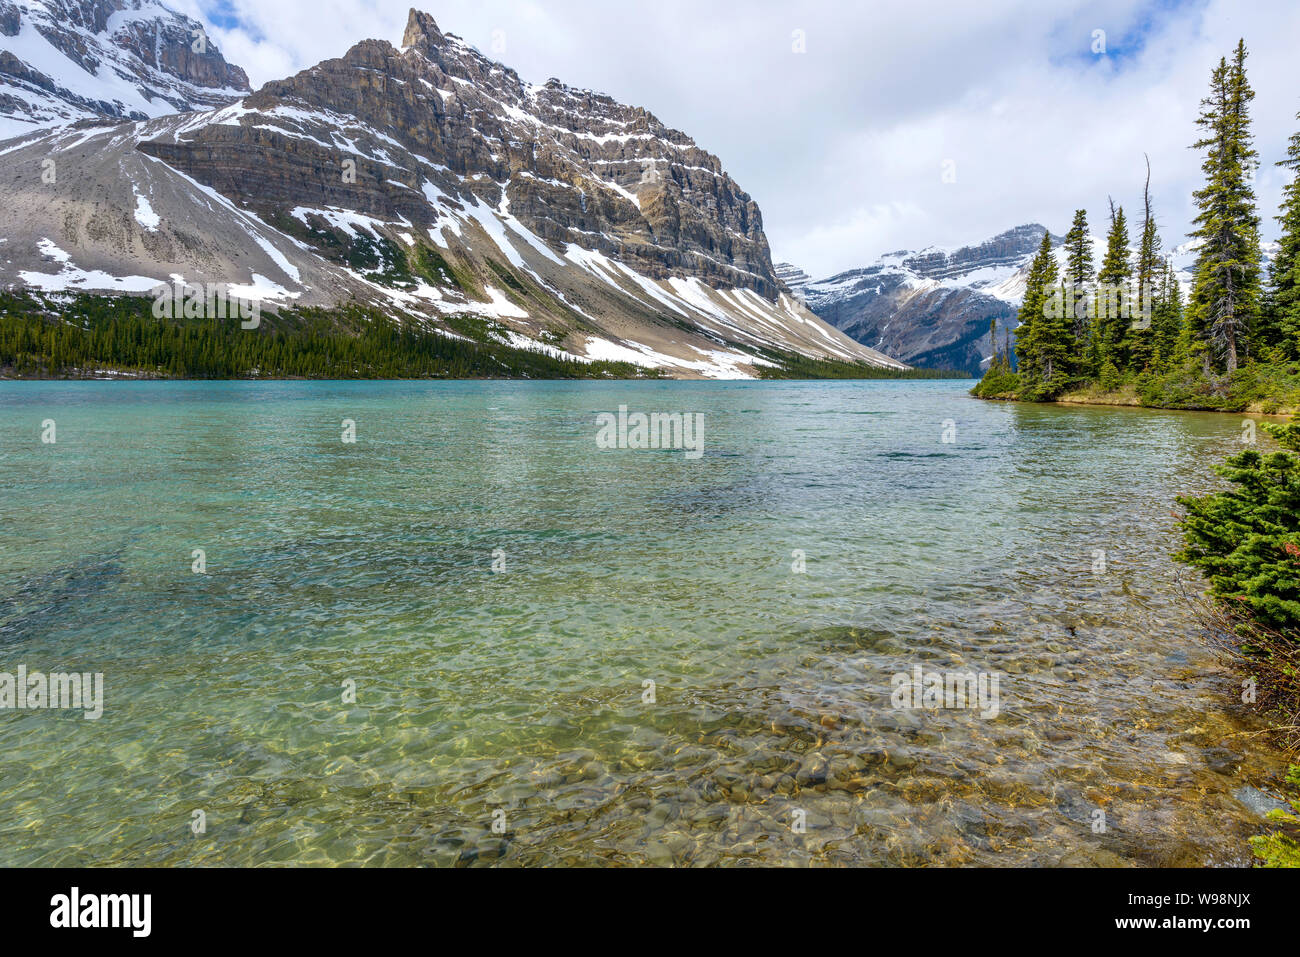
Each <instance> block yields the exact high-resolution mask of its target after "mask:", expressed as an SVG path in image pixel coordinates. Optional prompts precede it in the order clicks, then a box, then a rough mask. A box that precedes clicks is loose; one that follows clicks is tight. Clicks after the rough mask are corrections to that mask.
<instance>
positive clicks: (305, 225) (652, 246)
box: [0, 0, 907, 378]
mask: <svg viewBox="0 0 1300 957" xmlns="http://www.w3.org/2000/svg"><path fill="white" fill-rule="evenodd" d="M0 34H3V35H2V36H0V51H3V52H0V82H2V83H3V85H2V86H0V122H2V123H4V124H5V125H4V126H3V127H0V133H4V134H6V135H8V136H9V137H10V138H9V139H7V140H5V141H3V142H2V143H0V204H3V207H4V208H5V216H4V225H3V229H2V230H0V284H3V285H4V286H6V287H7V288H8V289H9V291H10V292H11V293H22V294H24V295H30V294H39V295H40V296H41V297H42V302H48V301H50V299H51V297H54V298H55V300H57V297H60V296H66V295H67V294H69V293H77V292H86V293H89V292H97V293H98V292H106V293H116V294H135V295H137V296H144V295H147V294H148V293H149V292H150V291H151V290H155V289H157V288H158V287H159V286H160V284H163V283H173V284H174V283H181V282H183V283H186V284H195V285H209V286H211V285H222V286H225V287H226V288H228V289H229V291H230V293H231V295H237V296H239V297H241V298H244V299H248V300H252V301H255V302H257V303H259V304H261V306H262V308H263V309H264V310H265V311H266V312H267V313H269V314H270V315H272V316H274V315H275V314H276V313H277V311H280V310H285V309H289V310H291V311H295V310H303V309H313V308H314V309H335V308H338V307H340V306H348V307H350V308H353V309H356V310H360V311H361V312H362V313H364V314H367V315H374V314H382V315H384V316H388V317H391V318H393V319H394V320H395V321H396V322H398V323H399V324H401V325H402V326H404V327H415V328H418V329H421V330H423V331H425V332H435V333H437V334H438V335H441V336H446V337H450V338H453V339H465V338H467V337H469V338H479V339H484V340H487V341H490V342H492V343H494V344H496V345H499V346H501V347H511V348H514V349H526V350H531V351H533V352H539V353H545V354H547V355H549V356H551V357H554V358H559V359H563V360H566V361H570V362H576V363H591V362H597V361H608V362H620V363H628V364H630V366H629V368H637V367H639V368H641V369H643V370H646V371H647V372H649V373H651V374H657V375H665V376H671V377H678V378H745V377H752V376H757V375H761V374H771V373H772V371H773V370H777V371H780V370H781V369H782V368H784V367H785V366H787V365H788V364H789V363H790V362H791V361H794V362H801V361H804V360H816V361H821V362H829V363H831V364H834V365H835V366H836V367H847V368H858V367H862V368H867V369H875V370H877V371H879V372H881V373H888V372H903V371H905V370H906V368H907V367H906V366H905V365H904V364H903V363H902V362H899V361H897V360H895V359H892V358H889V357H888V356H886V355H885V354H883V353H882V352H880V351H877V349H875V348H873V347H870V346H867V345H863V344H862V343H861V342H859V341H856V340H855V338H853V337H852V336H851V335H846V334H845V333H844V332H842V331H840V330H839V329H836V328H833V326H832V325H830V324H828V323H826V322H824V321H822V320H821V319H819V318H818V317H817V316H816V315H814V314H813V312H811V311H810V310H809V309H807V308H806V307H805V306H804V305H803V303H802V302H801V301H800V300H799V299H798V298H797V297H795V296H793V295H792V294H791V293H790V290H789V288H788V287H787V285H786V284H785V283H784V282H783V281H782V279H781V278H779V277H778V275H777V272H776V270H775V269H774V267H773V264H772V261H771V255H770V252H769V249H768V242H767V238H766V237H765V235H764V232H763V219H762V214H761V212H760V210H759V207H758V204H757V203H756V202H755V201H754V200H753V199H752V198H751V197H750V196H749V195H747V194H746V193H745V192H744V191H743V190H742V189H741V188H740V187H739V186H738V185H737V184H736V183H735V182H734V181H733V180H732V179H731V177H730V176H729V175H728V174H727V172H726V170H725V169H723V167H722V163H721V162H720V160H719V159H718V157H716V156H714V155H712V154H710V153H708V152H706V151H705V150H703V149H701V148H700V147H699V146H697V145H696V143H695V142H694V141H693V140H692V139H691V138H690V137H689V136H687V135H686V134H684V133H681V132H678V131H676V130H673V129H669V128H668V127H666V126H665V125H664V124H662V123H661V122H660V121H659V120H657V119H656V118H655V117H654V116H652V115H651V114H650V113H648V112H646V111H645V110H644V109H641V108H638V107H632V106H625V105H623V104H620V103H618V102H615V101H614V100H613V99H611V98H610V97H608V96H604V95H601V94H598V93H594V92H592V91H590V90H578V89H573V88H570V87H568V86H565V85H564V84H563V83H561V82H560V81H559V80H554V79H552V80H549V81H547V82H546V83H545V84H542V85H533V84H531V83H528V82H525V81H524V80H522V79H521V78H520V77H519V76H518V75H517V74H516V73H515V72H514V71H513V70H511V69H509V68H508V67H505V66H503V65H501V64H499V63H495V62H493V61H492V60H490V59H488V58H487V57H485V56H484V55H483V54H481V53H479V52H478V51H477V50H475V49H474V48H472V47H470V46H469V45H467V44H466V43H465V42H463V41H462V40H460V39H458V38H457V37H455V36H453V35H451V34H445V33H443V32H442V31H441V30H440V29H439V28H438V26H437V25H436V24H435V22H434V20H433V18H432V17H430V16H429V15H428V14H425V13H421V12H418V11H415V10H412V11H411V13H410V16H409V20H408V23H407V27H406V31H405V35H404V36H403V37H402V41H401V46H400V47H395V46H393V45H392V44H391V43H389V42H387V41H385V40H375V39H370V40H362V41H361V42H359V43H357V44H356V45H355V46H354V47H352V49H350V50H348V51H347V52H346V53H344V54H343V55H342V56H341V57H339V58H338V59H333V60H327V61H325V62H323V63H320V64H318V65H316V66H314V67H312V68H311V69H308V70H305V71H303V72H302V73H299V74H298V75H296V76H292V77H288V78H287V79H283V80H280V81H276V82H271V83H267V84H266V85H265V86H263V87H262V88H261V89H259V90H257V91H256V92H250V91H249V90H248V82H247V80H246V78H245V75H244V73H243V71H242V70H240V69H239V68H238V67H234V66H231V65H229V64H227V63H226V62H225V60H224V59H223V58H222V56H221V53H220V52H219V51H218V50H217V48H216V46H215V44H214V43H213V42H212V41H211V40H210V39H207V38H205V37H202V30H201V28H200V26H199V25H198V24H196V23H193V22H192V21H189V20H187V19H186V18H185V17H183V16H180V15H178V14H176V13H173V12H171V11H170V10H168V9H167V8H165V7H163V6H161V5H159V4H157V3H155V2H153V0H0Z"/></svg>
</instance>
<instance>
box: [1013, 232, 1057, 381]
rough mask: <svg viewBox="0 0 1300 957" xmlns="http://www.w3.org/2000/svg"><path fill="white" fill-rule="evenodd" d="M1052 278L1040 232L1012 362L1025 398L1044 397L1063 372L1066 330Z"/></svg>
mask: <svg viewBox="0 0 1300 957" xmlns="http://www.w3.org/2000/svg"><path fill="white" fill-rule="evenodd" d="M1056 277H1057V267H1056V257H1055V256H1053V255H1052V235H1051V233H1050V232H1048V231H1046V230H1044V231H1043V241H1042V243H1040V244H1039V247H1038V253H1037V255H1035V256H1034V261H1033V263H1031V264H1030V267H1029V278H1028V279H1027V281H1026V284H1025V301H1024V304H1023V305H1022V306H1021V307H1020V312H1019V314H1018V316H1017V320H1018V325H1017V327H1016V359H1017V361H1018V362H1019V365H1020V377H1021V381H1022V383H1023V384H1024V388H1025V394H1026V397H1029V398H1038V397H1045V396H1046V395H1047V394H1049V393H1050V392H1051V391H1053V389H1054V388H1055V387H1056V386H1057V383H1058V382H1059V380H1060V379H1061V378H1062V377H1063V376H1064V375H1065V373H1066V372H1067V363H1068V360H1069V353H1070V330H1069V325H1068V320H1067V319H1066V316H1065V306H1064V302H1063V299H1062V297H1061V296H1060V290H1059V289H1058V288H1057V286H1056Z"/></svg>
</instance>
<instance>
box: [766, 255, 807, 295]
mask: <svg viewBox="0 0 1300 957" xmlns="http://www.w3.org/2000/svg"><path fill="white" fill-rule="evenodd" d="M772 268H773V269H774V270H775V272H776V278H777V279H778V280H780V281H781V282H783V283H785V285H786V286H787V287H788V288H789V289H790V291H791V292H793V293H795V294H796V295H800V290H801V289H803V287H804V286H805V285H807V284H808V283H810V282H812V276H810V275H808V274H807V273H806V272H804V271H803V270H802V269H800V268H799V267H798V266H792V265H791V264H790V263H777V264H776V265H774V266H773V267H772Z"/></svg>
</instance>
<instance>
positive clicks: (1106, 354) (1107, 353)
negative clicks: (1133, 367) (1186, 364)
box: [1093, 200, 1133, 372]
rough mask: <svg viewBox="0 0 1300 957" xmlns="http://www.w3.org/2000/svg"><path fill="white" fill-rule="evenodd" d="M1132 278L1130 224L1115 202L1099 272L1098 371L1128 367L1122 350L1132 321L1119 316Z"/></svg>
mask: <svg viewBox="0 0 1300 957" xmlns="http://www.w3.org/2000/svg"><path fill="white" fill-rule="evenodd" d="M1132 275H1133V268H1132V266H1130V265H1129V258H1128V221H1127V220H1126V219H1125V218H1124V207H1123V206H1120V207H1119V208H1118V209H1116V207H1115V203H1114V201H1113V200H1112V201H1111V204H1110V232H1109V234H1107V236H1106V256H1105V258H1104V259H1103V260H1102V263H1101V270H1100V271H1099V272H1098V273H1097V280H1098V282H1099V283H1100V284H1101V285H1100V288H1099V289H1098V290H1097V296H1096V298H1095V300H1094V302H1095V307H1094V309H1093V316H1094V319H1093V328H1094V330H1095V333H1094V336H1093V340H1094V342H1095V343H1096V347H1095V348H1096V357H1095V359H1094V360H1093V361H1094V362H1095V365H1094V368H1095V369H1096V370H1097V371H1098V372H1100V370H1101V369H1102V367H1103V366H1104V365H1105V364H1106V363H1111V364H1112V365H1114V366H1115V367H1116V368H1117V369H1118V368H1120V367H1121V366H1123V365H1124V357H1123V355H1122V349H1123V343H1124V334H1125V333H1126V332H1127V328H1126V327H1127V324H1128V321H1127V320H1126V319H1123V318H1121V316H1120V314H1119V313H1120V306H1121V303H1122V301H1123V300H1122V299H1121V297H1120V295H1119V292H1118V291H1119V289H1120V287H1122V286H1125V285H1126V284H1127V283H1128V281H1129V279H1130V278H1132Z"/></svg>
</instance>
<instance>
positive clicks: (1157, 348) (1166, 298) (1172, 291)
mask: <svg viewBox="0 0 1300 957" xmlns="http://www.w3.org/2000/svg"><path fill="white" fill-rule="evenodd" d="M1182 332H1183V293H1182V290H1181V289H1179V287H1178V275H1177V273H1176V272H1175V271H1174V264H1173V262H1172V261H1169V262H1166V263H1165V264H1164V269H1163V270H1162V271H1161V277H1160V290H1159V292H1158V293H1157V295H1156V297H1155V304H1154V306H1153V308H1152V310H1151V344H1152V353H1153V355H1152V361H1153V364H1154V365H1155V366H1156V368H1157V369H1159V370H1162V371H1163V370H1167V369H1169V368H1171V367H1172V366H1174V365H1176V364H1177V363H1178V361H1179V359H1180V353H1179V345H1180V341H1181V339H1182ZM1184 345H1185V344H1184Z"/></svg>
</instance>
